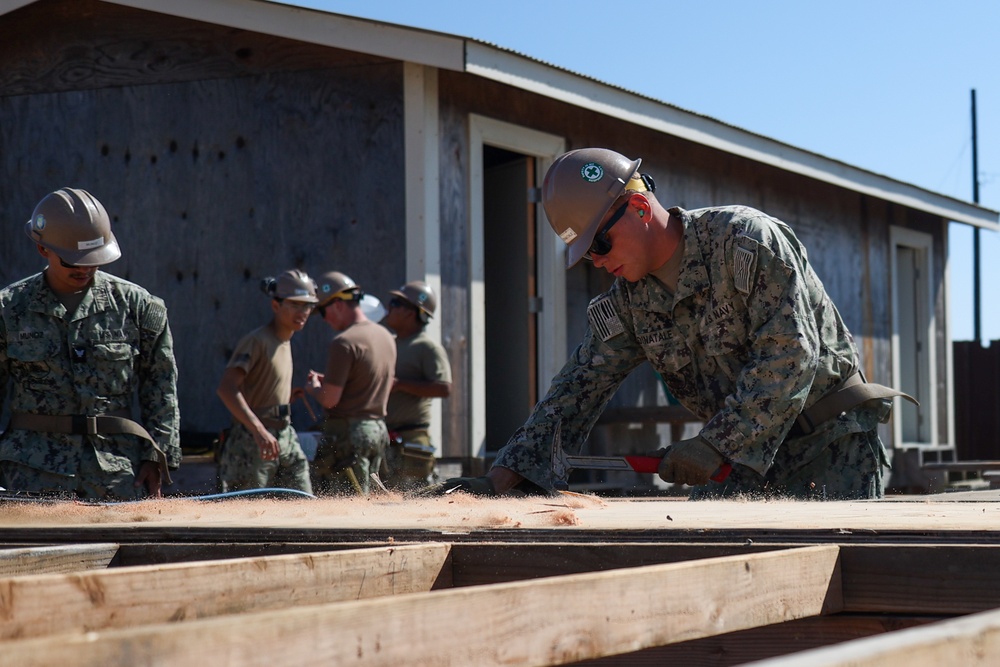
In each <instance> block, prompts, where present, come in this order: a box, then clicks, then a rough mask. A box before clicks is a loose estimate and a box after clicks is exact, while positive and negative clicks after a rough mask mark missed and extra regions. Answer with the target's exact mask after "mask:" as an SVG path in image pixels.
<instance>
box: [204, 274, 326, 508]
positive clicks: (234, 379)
mask: <svg viewBox="0 0 1000 667" xmlns="http://www.w3.org/2000/svg"><path fill="white" fill-rule="evenodd" d="M261 288H262V289H263V291H264V293H265V294H267V295H268V296H269V297H271V312H272V313H273V314H274V317H272V318H271V321H270V322H268V323H267V324H265V325H264V326H261V327H257V328H256V329H254V330H253V331H251V332H250V333H248V334H247V335H245V336H243V338H241V339H240V341H239V342H238V343H237V344H236V349H235V350H233V354H232V356H231V357H230V358H229V363H228V364H226V370H225V371H224V372H223V374H222V379H221V380H220V381H219V387H218V389H217V390H216V393H217V394H218V395H219V398H220V399H221V400H222V402H223V403H224V404H225V406H226V408H227V409H228V410H229V412H230V413H231V414H232V416H233V426H232V428H230V429H229V431H228V433H227V435H226V437H225V439H224V441H223V443H222V451H221V452H220V454H219V481H220V483H221V487H222V491H224V492H229V491H243V490H246V489H264V488H269V487H278V488H287V489H295V490H296V491H302V492H304V493H310V494H311V493H312V483H311V482H310V481H309V461H308V459H306V455H305V453H304V452H303V451H302V445H301V444H299V438H298V435H297V434H296V433H295V429H294V428H293V427H292V420H291V405H290V404H291V402H292V400H293V399H294V398H297V397H301V396H302V391H303V390H302V389H301V388H297V389H294V390H293V389H292V370H293V367H292V336H294V335H295V333H296V332H297V331H301V330H302V329H303V327H305V325H306V322H307V321H308V320H309V315H310V314H311V313H312V309H313V307H314V306H315V304H316V302H317V301H318V299H317V298H316V284H315V283H314V282H313V280H312V278H310V277H309V276H307V275H306V274H305V273H304V272H302V271H300V270H298V269H291V270H288V271H285V272H283V273H282V274H281V275H279V276H278V277H277V278H265V279H264V280H263V282H262V284H261Z"/></svg>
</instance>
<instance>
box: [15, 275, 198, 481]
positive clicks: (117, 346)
mask: <svg viewBox="0 0 1000 667" xmlns="http://www.w3.org/2000/svg"><path fill="white" fill-rule="evenodd" d="M8 391H9V396H8V395H7V393H8ZM133 395H137V396H138V403H139V415H140V418H139V421H140V422H141V423H142V424H143V426H145V428H146V430H147V431H148V432H149V434H150V435H152V436H153V438H155V439H156V441H157V444H158V445H159V447H160V448H161V449H162V450H163V452H164V453H165V454H166V456H167V465H168V466H169V467H171V468H176V467H178V466H179V465H180V458H181V450H180V441H179V434H178V428H179V424H180V417H179V411H178V407H177V366H176V363H175V361H174V354H173V340H172V338H171V335H170V328H169V326H168V324H167V311H166V307H165V306H164V305H163V301H162V300H160V299H159V298H157V297H155V296H152V295H151V294H150V293H149V292H147V291H146V290H145V289H143V288H142V287H140V286H138V285H135V284H133V283H130V282H128V281H126V280H122V279H121V278H118V277H115V276H112V275H110V274H107V273H104V272H102V271H97V272H96V273H95V275H94V282H93V284H92V285H91V287H90V289H89V290H88V291H87V294H86V295H85V296H84V298H83V301H82V302H81V303H80V306H79V307H78V308H77V311H76V313H75V314H73V315H72V316H70V315H68V314H67V312H66V308H65V307H64V306H63V305H62V303H61V302H60V301H59V299H58V298H57V296H56V294H55V293H54V292H53V291H52V290H51V289H49V287H48V286H47V285H46V283H45V278H44V273H38V274H35V275H33V276H31V277H29V278H25V279H24V280H21V281H19V282H16V283H14V284H13V285H10V286H8V287H6V288H5V289H3V290H2V291H0V406H2V405H3V404H5V403H6V405H7V407H8V410H9V412H28V413H36V414H47V415H98V414H104V413H112V412H116V411H124V412H126V413H128V412H130V411H131V408H132V402H133ZM83 442H86V443H89V444H90V445H92V446H93V447H94V449H95V451H96V452H97V456H98V460H99V461H100V464H101V467H102V468H103V469H104V470H105V471H108V472H113V471H117V470H125V469H127V468H128V467H129V466H131V465H133V464H134V463H136V462H138V461H156V460H157V457H156V454H155V451H154V449H153V447H152V446H151V445H150V444H149V443H148V442H147V441H145V440H142V439H139V438H136V437H135V436H131V435H117V434H116V435H101V436H81V435H64V434H57V433H42V432H37V431H27V430H13V429H9V428H8V429H7V431H6V432H5V433H4V434H3V437H2V438H0V460H7V461H15V462H17V463H21V464H23V465H27V466H31V467H33V468H38V469H42V470H46V471H48V472H53V473H58V474H63V475H72V474H75V472H76V470H77V468H78V462H79V447H80V445H81V444H82V443H83Z"/></svg>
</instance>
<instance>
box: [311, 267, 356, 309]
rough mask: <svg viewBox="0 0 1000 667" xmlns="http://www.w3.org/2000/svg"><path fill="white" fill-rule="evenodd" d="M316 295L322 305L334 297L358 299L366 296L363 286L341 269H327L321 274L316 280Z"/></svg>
mask: <svg viewBox="0 0 1000 667" xmlns="http://www.w3.org/2000/svg"><path fill="white" fill-rule="evenodd" d="M316 295H317V296H318V297H319V305H320V306H325V305H327V304H329V303H330V302H331V301H333V300H334V299H340V300H342V301H358V300H360V299H361V297H362V296H364V294H362V292H361V286H360V285H358V284H357V283H356V282H354V281H353V280H352V279H351V277H350V276H348V275H346V274H343V273H341V272H340V271H327V272H326V273H324V274H323V275H321V276H320V277H319V280H317V281H316Z"/></svg>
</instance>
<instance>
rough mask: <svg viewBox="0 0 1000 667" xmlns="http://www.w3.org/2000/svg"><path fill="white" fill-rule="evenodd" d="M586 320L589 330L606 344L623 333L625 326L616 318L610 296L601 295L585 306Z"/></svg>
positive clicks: (616, 312) (616, 314) (616, 313)
mask: <svg viewBox="0 0 1000 667" xmlns="http://www.w3.org/2000/svg"><path fill="white" fill-rule="evenodd" d="M587 318H588V319H589V320H590V328H591V329H593V331H594V334H595V335H596V336H597V337H598V338H600V339H601V340H602V341H605V342H607V341H609V340H611V339H612V338H614V337H615V336H617V335H618V334H622V333H625V326H624V325H623V324H622V320H621V318H620V317H618V311H616V310H615V304H614V303H613V302H612V301H611V295H610V294H602V295H601V296H599V297H595V298H594V300H593V301H591V302H590V305H589V306H587Z"/></svg>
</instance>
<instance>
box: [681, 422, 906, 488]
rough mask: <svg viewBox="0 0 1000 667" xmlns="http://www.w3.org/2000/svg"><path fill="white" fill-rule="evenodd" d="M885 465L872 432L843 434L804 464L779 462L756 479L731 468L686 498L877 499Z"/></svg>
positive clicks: (779, 459) (752, 474)
mask: <svg viewBox="0 0 1000 667" xmlns="http://www.w3.org/2000/svg"><path fill="white" fill-rule="evenodd" d="M886 465H887V462H886V457H885V449H884V448H883V446H882V441H881V440H880V439H879V437H878V433H877V432H876V431H874V430H872V431H864V432H860V433H849V434H847V435H845V436H842V437H840V438H838V439H837V440H834V441H833V442H832V443H830V444H829V445H828V446H827V447H826V448H825V449H823V451H822V452H821V454H820V455H819V456H818V457H817V458H815V459H814V460H812V461H810V462H808V463H806V464H804V465H803V464H795V465H792V464H790V463H788V462H786V461H784V460H783V459H782V456H781V450H779V452H778V455H777V456H776V457H775V461H774V464H773V465H772V466H771V468H770V469H769V470H768V471H767V475H765V476H763V477H762V476H761V475H759V474H758V473H757V472H755V471H753V470H751V469H750V468H747V467H744V466H739V465H737V466H733V471H732V472H731V473H730V475H729V477H728V478H726V480H725V481H724V482H709V483H708V484H706V485H704V486H699V487H696V488H695V489H694V490H693V491H692V492H691V498H692V500H703V499H711V498H724V497H728V496H736V495H745V496H748V497H751V498H755V497H772V498H774V497H776V498H797V499H802V500H865V499H876V498H882V497H883V496H884V495H885V482H884V480H883V478H882V469H883V467H884V466H886Z"/></svg>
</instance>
